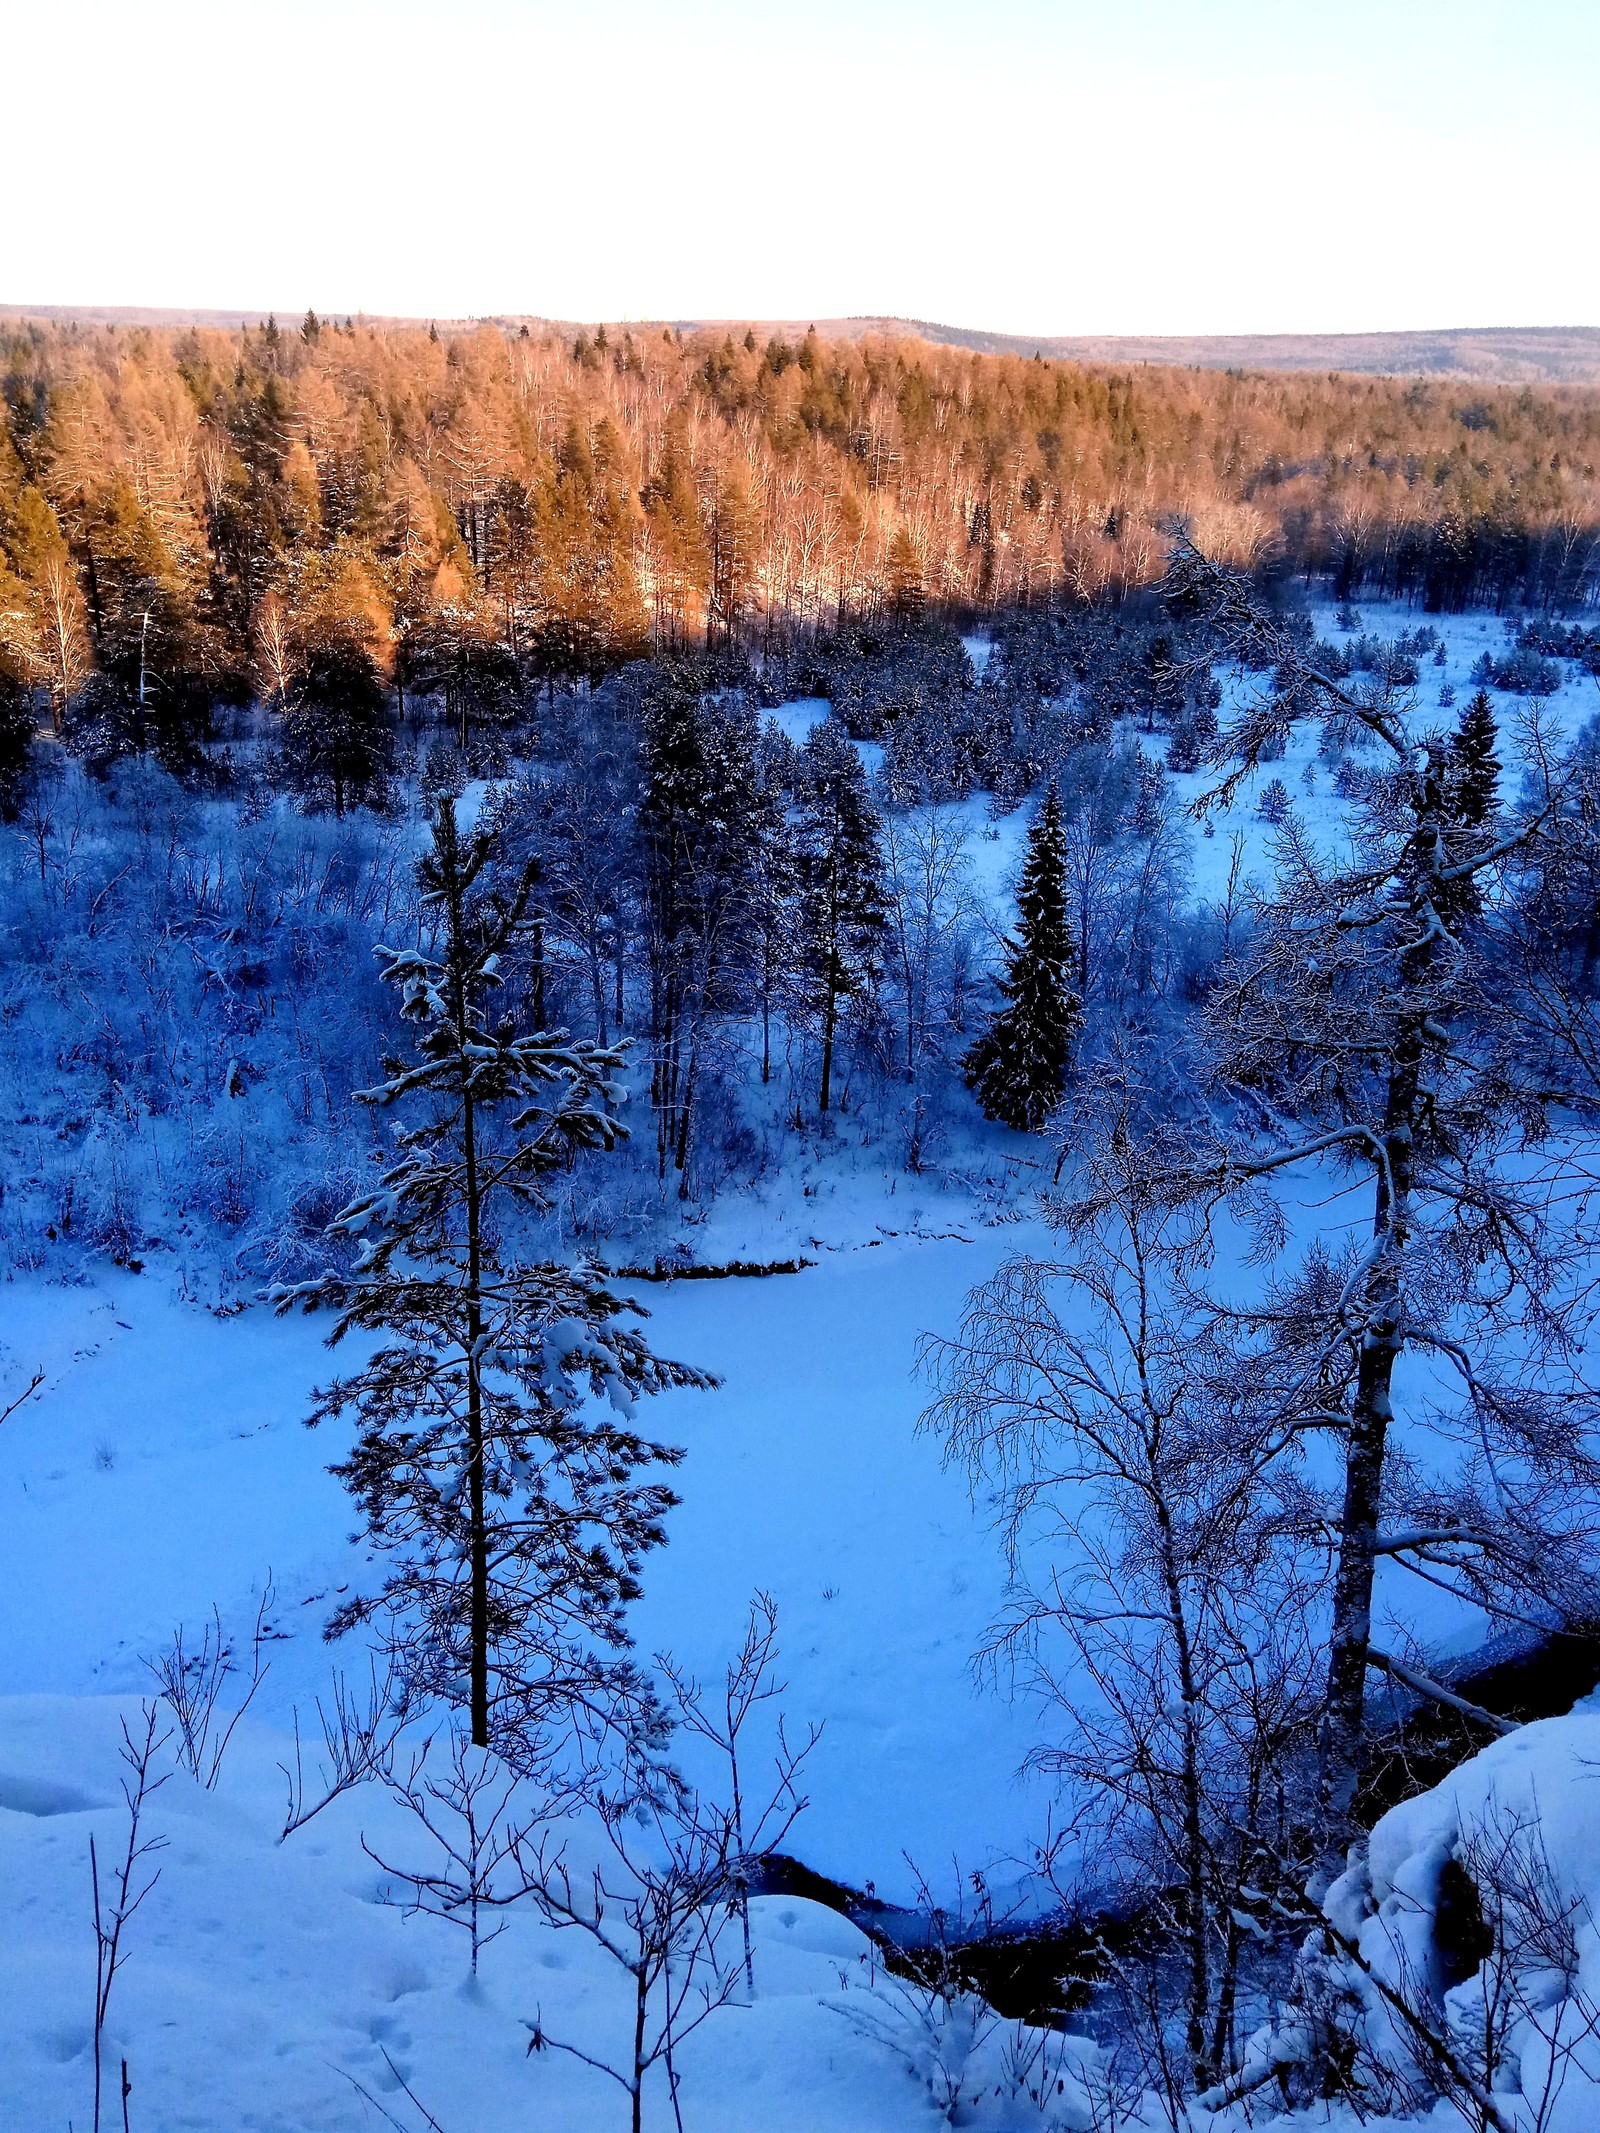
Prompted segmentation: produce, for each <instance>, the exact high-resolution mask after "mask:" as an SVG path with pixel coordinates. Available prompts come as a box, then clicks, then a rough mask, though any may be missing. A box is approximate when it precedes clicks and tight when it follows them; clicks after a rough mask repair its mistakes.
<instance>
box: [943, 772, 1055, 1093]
mask: <svg viewBox="0 0 1600 2133" xmlns="http://www.w3.org/2000/svg"><path fill="white" fill-rule="evenodd" d="M1017 909H1018V916H1019V920H1020V923H1019V925H1018V928H1017V936H1016V939H1015V941H1014V942H1013V943H1012V946H1011V949H1010V953H1009V955H1008V958H1007V968H1006V974H1005V976H1004V977H1003V978H1002V979H1001V981H1000V990H1001V992H1002V993H1003V994H1004V995H1005V1001H1006V1004H1005V1006H1004V1007H1002V1008H1001V1010H1000V1012H999V1013H998V1014H997V1015H996V1016H995V1018H994V1020H993V1021H992V1022H991V1023H990V1024H989V1027H988V1028H987V1029H986V1030H985V1031H984V1033H983V1035H982V1036H981V1037H980V1038H979V1039H978V1041H977V1043H976V1044H974V1045H973V1047H972V1048H971V1050H970V1051H969V1052H968V1053H967V1056H966V1059H965V1062H964V1070H965V1074H966V1082H967V1086H968V1088H969V1089H971V1090H972V1091H973V1092H974V1094H975V1095H976V1096H977V1099H978V1102H979V1103H980V1104H981V1105H982V1106H983V1113H984V1116H985V1117H986V1118H992V1119H998V1120H999V1121H1000V1122H1001V1123H1002V1124H1004V1125H1007V1126H1014V1127H1016V1129H1017V1130H1018V1131H1019V1132H1022V1133H1032V1132H1034V1131H1035V1130H1036V1129H1037V1128H1038V1127H1039V1126H1041V1125H1042V1124H1043V1123H1044V1121H1045V1119H1046V1118H1047V1117H1048V1116H1049V1115H1050V1113H1051V1111H1053V1110H1054V1108H1055V1106H1056V1104H1057V1102H1058V1101H1059V1099H1060V1096H1061V1089H1062V1084H1063V1082H1064V1081H1065V1079H1066V1072H1067V1064H1068V1061H1069V1060H1070V1058H1071V1056H1072V1045H1073V1040H1074V1039H1075V1038H1076V1036H1077V1034H1078V1031H1079V1029H1080V1028H1081V1026H1082V1023H1083V1008H1082V1005H1081V1003H1080V1001H1079V1000H1078V997H1077V995H1076V994H1075V993H1074V992H1073V990H1072V987H1071V985H1070V984H1069V983H1068V981H1067V970H1068V966H1069V964H1070V962H1071V958H1072V948H1071V943H1070V941H1069V939H1068V935H1067V902H1066V844H1065V840H1064V838H1063V836H1062V830H1061V808H1060V804H1059V803H1058V801H1057V799H1056V793H1055V787H1054V786H1052V787H1051V788H1050V790H1049V792H1047V793H1046V795H1045V800H1044V805H1043V807H1042V808H1041V809H1040V810H1039V817H1038V820H1037V821H1036V822H1035V823H1034V825H1033V828H1032V830H1031V832H1030V833H1029V837H1028V856H1027V858H1026V860H1025V861H1024V863H1023V869H1022V886H1021V890H1020V892H1019V894H1018V898H1017Z"/></svg>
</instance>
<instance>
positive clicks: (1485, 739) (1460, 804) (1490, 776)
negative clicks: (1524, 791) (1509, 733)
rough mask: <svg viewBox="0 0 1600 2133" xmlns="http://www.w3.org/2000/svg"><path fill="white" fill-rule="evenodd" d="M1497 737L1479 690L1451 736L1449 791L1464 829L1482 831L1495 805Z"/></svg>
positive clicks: (1486, 698) (1490, 708)
mask: <svg viewBox="0 0 1600 2133" xmlns="http://www.w3.org/2000/svg"><path fill="white" fill-rule="evenodd" d="M1499 737H1500V731H1499V728H1498V726H1497V725H1496V724H1495V716H1494V705H1493V704H1492V703H1491V702H1490V700H1489V695H1488V692H1487V691H1486V690H1484V689H1480V690H1479V691H1478V693H1477V694H1476V696H1474V697H1473V698H1472V701H1471V702H1470V703H1469V704H1468V705H1467V708H1466V709H1465V710H1464V711H1463V712H1462V714H1461V718H1460V721H1459V723H1458V724H1457V726H1456V730H1455V732H1454V733H1453V734H1452V735H1451V737H1450V760H1449V769H1448V779H1449V786H1450V792H1451V796H1452V798H1453V799H1454V801H1455V814H1456V818H1457V820H1458V821H1459V822H1461V823H1462V825H1463V826H1464V827H1465V828H1467V829H1482V828H1483V826H1484V824H1485V823H1486V822H1487V821H1488V820H1489V818H1490V816H1491V815H1492V814H1493V813H1494V811H1495V807H1496V805H1497V804H1498V801H1499V795H1500V758H1499V757H1498V756H1497V755H1496V754H1495V752H1494V746H1495V742H1496V741H1497V740H1498V739H1499Z"/></svg>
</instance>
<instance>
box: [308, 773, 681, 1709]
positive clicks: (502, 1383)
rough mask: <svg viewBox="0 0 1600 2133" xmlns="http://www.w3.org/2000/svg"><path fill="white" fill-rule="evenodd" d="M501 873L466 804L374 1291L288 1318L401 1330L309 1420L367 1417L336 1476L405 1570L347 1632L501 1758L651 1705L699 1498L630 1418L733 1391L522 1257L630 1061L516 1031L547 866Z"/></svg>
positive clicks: (444, 856) (406, 972) (402, 966)
mask: <svg viewBox="0 0 1600 2133" xmlns="http://www.w3.org/2000/svg"><path fill="white" fill-rule="evenodd" d="M498 875H499V869H498V867H497V865H496V852H495V844H494V840H493V838H492V837H491V836H490V835H488V834H486V833H481V832H480V833H479V834H477V835H475V836H473V837H471V838H468V839H466V840H463V839H462V837H461V835H460V832H459V831H458V828H457V825H456V817H455V805H454V802H453V801H452V800H450V799H449V798H445V799H442V800H441V801H440V802H439V806H438V810H437V812H436V814H435V816H434V820H433V843H432V849H431V850H430V851H429V852H428V853H427V854H426V855H425V856H424V857H423V859H422V860H421V861H420V862H419V866H418V881H419V885H420V888H421V892H422V900H423V907H424V910H425V912H426V913H427V914H428V915H429V916H430V917H431V918H432V920H433V921H434V924H435V926H436V928H437V936H436V938H437V948H436V952H435V953H434V954H432V955H428V954H424V953H422V952H421V951H420V950H416V949H380V950H379V954H380V957H381V958H382V961H383V965H384V969H383V975H384V977H385V979H386V980H387V981H388V982H389V983H390V984H392V985H394V986H396V987H397V988H398V990H399V992H400V995H401V1001H402V1006H401V1013H402V1015H403V1016H404V1017H405V1019H406V1020H407V1021H408V1022H409V1023H411V1024H412V1025H413V1026H414V1028H415V1029H416V1032H417V1053H418V1057H417V1059H416V1060H415V1061H414V1062H413V1063H411V1064H405V1063H402V1062H398V1061H392V1062H390V1063H389V1078H388V1079H387V1080H386V1081H385V1082H383V1083H382V1084H381V1085H380V1086H378V1087H377V1088H375V1089H369V1090H366V1091H363V1092H362V1093H361V1096H360V1097H359V1099H358V1100H359V1101H362V1102H365V1103H370V1104H374V1105H376V1106H379V1107H380V1108H387V1107H388V1106H390V1105H392V1104H396V1105H397V1104H405V1105H406V1106H408V1107H410V1106H417V1107H419V1108H420V1111H421V1116H420V1118H419V1119H418V1122H417V1123H416V1124H414V1125H409V1126H407V1127H405V1128H404V1129H402V1130H400V1131H399V1132H398V1134H397V1140H398V1144H399V1152H398V1155H397V1158H396V1160H395V1162H394V1163H393V1165H392V1166H391V1167H390V1168H389V1170H388V1171H387V1172H386V1173H385V1175H384V1176H383V1178H382V1180H381V1181H380V1183H379V1184H378V1186H377V1187H376V1189H374V1190H373V1191H371V1192H367V1193H363V1194H362V1195H360V1196H359V1197H358V1198H357V1199H355V1200H353V1201H352V1202H351V1203H350V1204H349V1206H347V1207H346V1208H345V1209H344V1210H343V1211H342V1212H341V1213H340V1214H339V1215H338V1217H337V1218H336V1219H335V1221H334V1224H333V1229H334V1230H335V1231H337V1232H339V1233H340V1234H342V1235H344V1236H346V1237H351V1238H354V1239H357V1240H359V1258H358V1260H357V1264H356V1267H355V1270H354V1271H353V1273H351V1274H349V1275H348V1276H340V1275H331V1274H330V1275H326V1276H324V1277H323V1278H321V1279H320V1280H317V1281H313V1282H309V1283H302V1284H299V1285H297V1286H296V1287H293V1288H287V1289H280V1290H278V1291H276V1292H274V1299H273V1300H274V1301H275V1303H276V1304H277V1307H278V1309H279V1311H280V1312H281V1311H285V1310H288V1309H290V1308H292V1307H293V1306H294V1305H296V1304H301V1305H304V1306H305V1307H306V1308H308V1309H310V1308H312V1307H315V1306H318V1305H332V1306H333V1307H334V1308H336V1309H337V1311H338V1314H339V1315H338V1318H337V1321H336V1323H335V1325H334V1329H333V1333H332V1335H331V1337H330V1340H331V1343H332V1342H338V1341H340V1340H342V1339H343V1338H344V1336H345V1335H346V1334H347V1333H349V1332H351V1331H359V1332H364V1333H373V1334H376V1335H378V1336H380V1343H381V1344H380V1345H379V1346H378V1348H377V1349H376V1351H375V1353H374V1354H373V1356H372V1358H371V1360H370V1361H369V1362H368V1363H367V1364H366V1365H365V1366H364V1367H363V1368H362V1369H361V1370H359V1371H357V1372H356V1373H355V1375H354V1376H352V1377H349V1378H343V1379H340V1380H337V1381H336V1382H335V1383H334V1384H332V1385H331V1386H329V1387H328V1388H327V1389H326V1390H325V1391H323V1392H321V1393H320V1394H319V1395H318V1397H317V1401H316V1405H315V1408H314V1409H313V1412H312V1415H311V1418H310V1419H311V1421H312V1422H313V1423H319V1422H323V1421H327V1420H330V1419H332V1418H333V1417H336V1416H340V1415H344V1414H353V1415H354V1416H355V1418H356V1422H357V1432H358V1433H357V1438H356V1443H355V1446H354V1449H353V1450H352V1451H351V1453H350V1455H349V1457H348V1458H347V1459H345V1460H343V1461H341V1462H340V1464H339V1465H337V1466H336V1467H334V1468H333V1472H334V1473H335V1474H337V1475H338V1476H339V1477H340V1479H341V1480H342V1481H343V1482H344V1483H345V1485H346V1487H347V1488H348V1489H349V1490H350V1492H351V1494H352V1495H353V1496H354V1497H355V1499H356V1501H357V1502H358V1503H359V1504H360V1506H361V1509H362V1513H363V1516H364V1518H365V1520H366V1528H367V1533H368V1535H369V1537H370V1538H371V1540H372V1541H373V1542H374V1543H375V1545H376V1546H377V1547H378V1548H379V1549H380V1550H381V1551H382V1552H383V1553H384V1554H385V1555H387V1556H388V1557H389V1558H390V1560H391V1563H392V1566H393V1567H392V1568H391V1570H390V1572H389V1575H388V1577H387V1579H386V1580H385V1582H384V1584H383V1586H382V1588H381V1590H380V1591H378V1592H377V1593H376V1594H371V1595H363V1596H361V1597H358V1598H356V1599H353V1600H350V1601H348V1602H346V1604H345V1605H344V1606H343V1607H342V1608H341V1609H340V1610H339V1611H338V1613H337V1614H336V1615H335V1616H334V1618H333V1621H332V1623H331V1624H330V1626H329V1634H330V1635H337V1634H339V1633H341V1632H342V1631H344V1630H346V1629H349V1628H351V1627H353V1626H354V1625H355V1624H357V1623H359V1622H363V1621H366V1620H369V1619H380V1620H381V1621H382V1622H383V1623H384V1624H385V1625H386V1628H387V1633H388V1639H389V1643H390V1647H391V1649H392V1650H393V1651H394V1652H395V1653H396V1656H397V1657H398V1658H399V1660H400V1663H401V1666H402V1669H403V1674H404V1678H405V1679H406V1680H407V1681H408V1683H410V1684H412V1685H414V1686H415V1687H416V1688H418V1689H419V1690H421V1691H423V1692H424V1693H435V1694H439V1695H442V1696H444V1697H446V1698H448V1699H450V1700H453V1701H458V1702H465V1703H466V1704H467V1705H468V1707H469V1710H470V1714H471V1726H472V1738H473V1740H474V1742H476V1743H477V1744H478V1745H480V1746H488V1745H490V1744H491V1743H494V1744H498V1745H500V1746H502V1747H503V1748H506V1749H513V1748H514V1745H515V1743H516V1741H517V1740H518V1739H526V1737H527V1733H528V1729H529V1728H530V1727H531V1726H536V1725H537V1724H539V1723H540V1722H541V1721H542V1720H543V1719H544V1718H546V1717H547V1716H549V1715H551V1714H552V1713H554V1712H556V1711H558V1710H561V1709H563V1708H570V1707H571V1706H573V1705H580V1704H581V1705H587V1706H589V1707H591V1708H592V1707H593V1705H594V1703H595V1701H596V1699H597V1698H598V1699H601V1700H602V1701H604V1700H605V1699H606V1698H607V1697H608V1695H609V1696H610V1697H617V1696H622V1697H626V1696H627V1695H628V1694H629V1692H630V1691H631V1690H633V1689H635V1688H637V1686H638V1684H637V1681H636V1677H635V1675H634V1672H633V1670H632V1669H631V1668H630V1667H629V1666H628V1665H627V1662H626V1661H625V1659H623V1658H621V1657H620V1656H619V1655H620V1654H621V1653H622V1651H623V1650H624V1648H625V1646H626V1643H627V1635H626V1631H625V1628H624V1625H623V1620H622V1609H623V1606H624V1604H625V1603H626V1602H627V1601H628V1600H630V1599H632V1598H633V1597H635V1596H636V1594H637V1592H638V1569H639V1563H640V1558H641V1557H642V1556H643V1554H644V1553H645V1552H646V1551H647V1550H648V1549H650V1548H652V1547H654V1546H656V1545H657V1544H658V1543H659V1542H660V1541H661V1540H662V1538H663V1534H662V1529H661V1519H662V1516H663V1514H664V1513H665V1512H666V1511H667V1510H668V1508H669V1507H670V1506H671V1505H672V1503H673V1502H674V1501H675V1500H676V1499H675V1498H674V1497H673V1495H672V1492H671V1491H670V1490H669V1489H668V1488H666V1487H665V1486H664V1485H663V1484H662V1483H661V1482H660V1481H655V1480H645V1479H642V1478H641V1470H642V1469H646V1468H650V1467H660V1466H670V1465H673V1464H675V1463H676V1461H677V1459H678V1458H679V1456H680V1454H679V1453H678V1452H677V1451H675V1450H673V1449H672V1448H670V1447H669V1446H666V1445H662V1444H657V1443H654V1442H652V1441H651V1440H649V1439H648V1438H645V1437H642V1436H640V1435H639V1434H638V1433H637V1432H636V1431H635V1430H634V1429H633V1428H632V1427H631V1426H630V1417H631V1416H632V1413H633V1409H634V1403H635V1401H636V1400H637V1399H638V1397H639V1396H640V1395H642V1394H647V1393H655V1392H661V1391H664V1390H666V1389H667V1388H668V1387H669V1386H709V1385H711V1384H713V1383H714V1382H715V1381H714V1380H713V1379H711V1378H710V1377H708V1376H707V1375H706V1374H705V1373H704V1372H702V1371H698V1370H694V1369H691V1368H689V1367H688V1366H687V1365H685V1364H681V1363H672V1362H664V1361H662V1360H661V1359H659V1358H658V1357H657V1356H655V1355H653V1354H652V1353H651V1351H650V1349H649V1347H648V1346H647V1345H646V1343H645V1342H644V1340H643V1339H642V1338H641V1337H640V1335H639V1334H638V1333H637V1332H636V1331H634V1330H633V1329H632V1328H631V1327H627V1326H625V1325H622V1324H619V1323H618V1321H619V1319H620V1318H621V1316H622V1314H623V1313H624V1312H625V1311H637V1309H638V1307H637V1306H636V1305H632V1304H628V1303H626V1302H624V1300H623V1299H622V1298H620V1297H618V1296H616V1295H614V1294H613V1293H612V1291H611V1290H610V1289H609V1288H608V1287H607V1286H606V1284H605V1282H604V1281H603V1280H602V1279H601V1276H600V1272H599V1270H598V1269H595V1268H593V1267H588V1266H555V1265H544V1264H523V1263H521V1262H519V1261H518V1260H516V1259H515V1258H513V1257H512V1256H510V1252H509V1248H508V1244H507V1236H508V1230H507V1222H506V1217H507V1215H511V1214H514V1212H515V1207H514V1204H508V1203H519V1202H520V1203H521V1204H522V1205H523V1206H524V1207H529V1208H532V1209H534V1210H540V1209H543V1208H546V1207H548V1205H549V1199H548V1181H549V1178H550V1176H551V1174H552V1173H553V1172H555V1171H558V1170H560V1169H562V1168H564V1167H565V1166H567V1165H568V1164H569V1163H570V1162H571V1160H572V1159H573V1157H574V1156H575V1155H576V1154H577V1153H578V1151H580V1150H582V1149H605V1148H610V1147H611V1146H613V1145H614V1143H615V1141H616V1140H617V1138H618V1136H619V1133H620V1130H621V1129H620V1128H619V1126H618V1124H617V1122H616V1120H615V1118H614V1117H613V1114H612V1104H613V1101H614V1099H615V1097H616V1094H617V1091H616V1089H615V1086H614V1077H615V1075H616V1074H617V1072H618V1070H619V1068H620V1066H621V1064H622V1054H621V1052H620V1051H617V1050H602V1049H601V1048H600V1047H598V1046H596V1045H592V1044H583V1043H569V1042H568V1041H567V1040H566V1039H565V1038H564V1037H563V1036H561V1035H560V1034H556V1035H551V1034H549V1033H538V1034H528V1033H526V1032H524V1031H521V1030H519V1029H518V1028H517V1027H516V1025H515V1022H514V1020H513V1019H512V1018H511V1017H509V1016H505V1017H500V1018H498V1019H497V1018H495V1017H494V1016H492V1014H491V1006H492V1003H493V1001H494V999H495V996H496V994H497V992H498V991H499V989H500V987H501V986H502V984H503V982H504V966H505V963H506V960H507V958H508V956H510V955H513V954H514V953H515V951H516V949H517V946H518V943H519V941H520V940H521V938H522V936H523V934H524V932H525V930H526V926H527V918H528V906H529V901H530V896H531V891H532V879H531V874H530V872H529V870H527V869H524V871H523V873H522V875H521V878H520V879H519V880H517V881H515V882H514V883H513V884H512V885H511V886H510V887H509V889H508V888H507V887H506V886H505V885H504V884H503V882H501V881H500V880H499V879H498V878H497V877H498Z"/></svg>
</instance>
